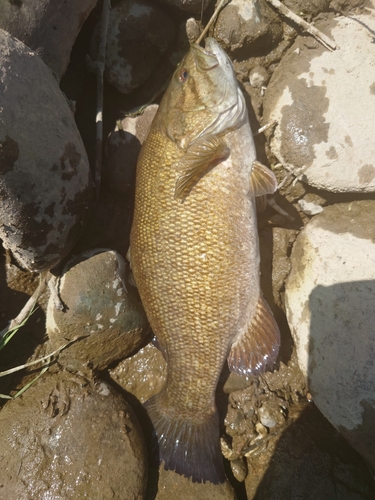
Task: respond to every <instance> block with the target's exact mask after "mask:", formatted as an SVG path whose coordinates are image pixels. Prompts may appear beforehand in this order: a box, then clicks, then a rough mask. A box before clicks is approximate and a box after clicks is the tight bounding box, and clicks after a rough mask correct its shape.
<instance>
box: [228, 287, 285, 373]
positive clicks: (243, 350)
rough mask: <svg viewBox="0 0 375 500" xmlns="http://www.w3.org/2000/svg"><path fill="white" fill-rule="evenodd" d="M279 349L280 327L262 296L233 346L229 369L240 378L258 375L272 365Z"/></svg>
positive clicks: (229, 358) (229, 357)
mask: <svg viewBox="0 0 375 500" xmlns="http://www.w3.org/2000/svg"><path fill="white" fill-rule="evenodd" d="M279 346H280V331H279V327H278V326H277V323H276V321H275V318H274V317H273V314H272V311H271V309H270V307H269V305H268V304H267V302H266V301H265V300H264V298H263V295H260V297H259V301H258V304H257V307H256V311H255V314H254V316H253V317H252V320H251V322H250V324H249V325H248V327H247V329H246V330H245V331H244V332H243V334H242V335H241V336H240V337H239V338H237V339H236V340H235V341H234V342H233V344H232V348H231V351H230V353H229V356H228V366H229V370H230V371H231V372H233V373H238V374H239V375H258V374H259V373H261V372H264V371H265V369H266V368H267V367H269V368H271V367H272V366H273V364H274V362H275V361H276V358H277V355H278V352H279Z"/></svg>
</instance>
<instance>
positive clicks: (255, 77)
mask: <svg viewBox="0 0 375 500" xmlns="http://www.w3.org/2000/svg"><path fill="white" fill-rule="evenodd" d="M268 80H269V74H268V71H267V70H266V68H264V67H263V66H256V67H255V68H253V69H252V70H251V71H250V75H249V82H250V85H251V86H252V87H256V88H260V87H262V86H263V85H265V84H266V83H267V82H268Z"/></svg>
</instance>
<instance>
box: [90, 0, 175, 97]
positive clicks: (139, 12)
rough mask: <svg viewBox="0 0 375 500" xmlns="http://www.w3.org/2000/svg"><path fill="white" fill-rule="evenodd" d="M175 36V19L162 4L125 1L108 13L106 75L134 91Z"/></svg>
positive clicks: (120, 87)
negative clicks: (160, 5) (161, 7)
mask: <svg viewBox="0 0 375 500" xmlns="http://www.w3.org/2000/svg"><path fill="white" fill-rule="evenodd" d="M174 36H175V26H174V23H173V20H172V19H171V18H170V17H169V16H168V15H167V14H166V13H165V12H164V11H163V10H162V9H160V7H158V6H157V5H154V4H153V3H151V2H147V1H143V0H137V1H133V0H122V1H121V2H120V3H118V4H117V5H116V6H115V7H114V8H113V9H111V11H110V14H109V26H108V38H107V48H106V69H105V78H106V79H107V80H108V82H109V83H111V84H112V85H113V86H114V87H116V88H117V90H119V91H120V92H123V93H125V94H128V93H130V92H132V91H133V90H134V89H136V88H138V87H139V86H140V85H142V83H144V82H145V81H146V80H147V79H148V78H149V77H150V75H151V73H152V72H153V70H154V69H155V68H156V67H157V66H158V64H159V63H160V61H161V58H162V56H163V54H164V53H165V52H166V51H167V49H168V48H169V47H170V45H171V43H172V41H173V39H174ZM94 40H96V38H95V39H94ZM94 45H95V41H94ZM92 56H93V59H95V50H94V49H93V52H92Z"/></svg>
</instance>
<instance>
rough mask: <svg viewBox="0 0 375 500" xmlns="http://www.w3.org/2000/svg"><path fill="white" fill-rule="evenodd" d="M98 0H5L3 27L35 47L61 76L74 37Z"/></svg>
mask: <svg viewBox="0 0 375 500" xmlns="http://www.w3.org/2000/svg"><path fill="white" fill-rule="evenodd" d="M97 1H98V0H80V1H79V2H77V1H76V0H65V1H64V2H61V0H28V1H27V2H24V1H22V0H13V1H12V0H5V1H3V2H0V28H1V29H3V30H5V31H7V32H8V33H10V34H11V35H12V36H14V37H15V38H18V39H19V40H21V42H23V43H24V44H25V45H27V46H28V47H30V48H31V49H32V50H34V51H35V52H36V53H37V54H38V55H39V56H40V57H41V58H42V59H43V61H44V62H45V63H46V64H47V66H49V67H50V68H51V69H52V71H54V72H55V74H56V75H57V76H58V78H61V77H62V75H63V74H64V73H65V70H66V68H67V66H68V63H69V59H70V52H71V50H72V47H73V44H74V42H75V39H76V37H77V35H78V33H79V31H80V29H81V27H82V25H83V23H84V22H85V20H86V19H87V17H88V15H89V14H90V12H91V11H92V9H93V8H94V7H95V5H96V4H97Z"/></svg>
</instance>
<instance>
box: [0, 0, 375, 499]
mask: <svg viewBox="0 0 375 500" xmlns="http://www.w3.org/2000/svg"><path fill="white" fill-rule="evenodd" d="M57 3H59V2H56V1H54V0H33V1H31V2H29V4H30V5H29V4H26V3H24V2H13V1H12V2H11V1H9V2H8V1H7V2H3V3H2V4H1V5H0V45H1V50H0V174H1V176H0V200H1V204H0V220H1V226H0V236H1V238H2V241H3V248H4V250H3V252H2V257H1V266H0V294H1V295H0V328H3V327H5V326H6V325H7V323H8V321H9V320H10V319H11V318H14V317H16V316H17V314H18V312H19V311H20V310H21V309H22V307H23V306H24V304H25V303H26V301H27V299H28V298H29V296H31V295H32V294H33V292H34V290H35V289H36V288H37V286H38V283H39V275H38V274H37V273H39V272H41V271H44V270H46V269H51V268H52V269H53V275H54V278H53V285H54V286H53V287H51V288H50V289H47V290H45V291H44V292H43V293H42V294H41V296H40V297H39V300H38V303H39V306H40V307H39V308H38V309H37V310H36V311H35V312H34V313H33V314H32V315H31V316H30V318H29V319H28V320H27V322H26V324H25V326H24V327H23V328H22V329H21V330H20V331H19V332H17V333H16V335H15V336H14V337H13V338H12V340H11V341H10V342H9V343H8V344H7V345H6V346H4V347H3V348H2V349H1V350H0V370H1V371H4V370H8V369H11V368H13V367H15V366H17V365H21V364H23V363H26V362H29V361H33V360H36V359H38V358H40V357H41V356H43V355H46V354H48V353H50V352H52V351H54V350H56V349H58V348H59V347H60V346H62V345H65V344H67V343H69V342H70V344H69V345H68V346H67V347H66V348H65V349H64V350H62V351H61V352H60V353H59V355H58V356H56V357H55V358H54V361H53V362H52V363H51V365H50V367H49V369H48V371H47V372H45V373H43V374H42V376H41V377H40V378H39V379H38V380H37V381H36V382H35V383H34V385H32V386H31V387H30V388H29V389H28V390H26V391H25V393H24V394H23V395H21V396H20V397H17V398H16V399H9V398H8V399H6V398H4V397H2V398H1V399H0V405H2V407H1V410H0V442H1V443H2V444H1V447H0V465H1V466H0V499H4V500H5V499H7V500H13V499H14V500H16V499H17V500H22V499H25V500H26V499H31V498H32V499H35V500H38V499H47V498H48V499H54V500H55V499H64V500H67V499H74V500H76V499H81V498H82V499H84V498H89V499H107V498H108V499H121V500H125V499H129V500H130V499H134V498H137V499H138V498H139V499H147V500H148V499H154V498H157V499H170V498H175V499H208V498H210V499H211V498H215V499H233V498H238V499H239V500H245V499H249V500H250V499H257V500H261V499H264V500H278V499H280V500H294V499H295V500H297V499H303V500H307V499H318V498H319V499H320V498H321V499H325V500H326V499H327V500H331V499H332V500H333V499H335V500H336V499H337V500H344V499H345V500H365V499H366V500H367V499H368V500H370V499H373V498H375V482H374V471H375V452H374V450H375V433H374V426H373V422H374V418H375V403H374V401H375V389H374V387H375V384H374V382H375V364H374V351H375V337H374V333H373V331H374V330H373V325H374V320H375V312H374V306H373V304H374V300H375V266H374V264H375V246H374V245H375V233H374V225H373V218H374V214H375V194H374V192H375V164H374V160H373V158H374V153H375V141H374V138H373V135H374V134H373V116H374V113H375V83H374V82H375V63H374V61H375V57H374V56H375V49H374V39H375V38H374V37H375V3H374V2H372V1H371V0H367V1H366V0H332V1H329V0H312V1H310V2H304V1H302V0H284V2H283V4H284V5H285V6H287V7H289V8H290V9H291V10H292V11H293V12H295V13H296V14H298V15H299V16H300V17H302V18H303V19H305V20H306V21H307V22H309V23H312V24H313V25H314V26H315V27H316V28H317V29H319V30H321V31H322V32H323V33H325V34H326V35H327V36H329V37H330V38H331V39H332V40H333V41H334V42H335V43H336V45H337V48H336V50H333V51H330V50H328V49H327V48H325V47H324V46H323V45H322V44H321V43H320V42H319V41H318V40H317V39H316V38H314V37H313V36H311V35H310V34H308V33H306V32H305V31H303V30H302V29H301V28H300V27H299V26H298V25H297V24H296V23H294V22H292V21H290V20H288V19H287V18H286V17H285V16H283V15H281V14H280V12H279V11H278V10H277V9H276V8H275V7H272V6H270V2H268V0H254V1H250V0H248V1H245V0H232V2H230V3H229V5H227V6H226V7H225V8H224V9H223V10H222V12H221V13H220V14H219V17H218V19H217V21H216V23H215V24H214V25H213V26H212V28H211V31H210V35H211V36H214V37H215V38H216V39H217V40H218V41H219V42H220V44H221V45H222V46H223V47H224V48H225V50H226V51H227V52H228V54H229V55H230V57H231V59H232V61H233V64H234V67H235V70H236V73H237V76H238V79H239V81H240V82H241V83H242V86H243V90H244V92H245V95H246V98H247V102H248V108H249V114H250V118H251V124H252V129H253V131H254V133H256V132H257V130H258V129H259V128H260V127H263V126H266V125H268V127H267V128H266V130H265V131H264V133H261V134H258V135H256V136H255V139H256V146H257V152H258V158H259V160H260V161H262V162H263V163H265V164H267V165H268V166H270V168H272V170H273V171H274V172H275V174H276V175H277V178H278V181H279V184H280V188H279V191H278V193H277V194H276V195H275V196H272V197H270V198H269V200H268V202H267V206H266V207H263V209H261V210H260V211H259V214H258V218H259V220H258V226H259V237H260V246H261V259H262V260H261V282H262V289H263V291H264V295H265V297H266V299H267V301H268V303H269V304H270V305H271V308H272V309H273V312H274V315H275V318H276V319H277V322H278V324H279V326H280V330H281V335H282V341H281V351H280V355H279V358H278V360H277V363H276V366H275V370H274V371H273V372H267V373H265V374H264V375H262V376H259V377H248V378H246V377H240V376H235V375H233V374H229V371H228V370H227V369H225V370H224V371H223V373H222V376H221V379H220V383H219V386H218V390H217V402H218V407H219V412H220V416H221V435H222V451H223V456H224V457H225V458H224V460H225V466H226V472H227V476H228V482H227V483H226V484H224V485H222V486H216V485H212V484H210V483H206V484H197V483H192V482H191V481H190V480H188V479H186V478H184V477H182V476H179V475H177V474H175V473H174V472H171V471H164V469H163V468H162V467H161V468H160V469H159V468H158V467H157V466H155V464H154V462H153V461H152V459H151V458H150V457H151V456H152V454H151V450H150V441H151V440H150V429H149V426H148V423H147V418H146V417H145V414H144V410H143V408H142V403H143V402H145V401H146V400H147V399H148V398H149V397H151V396H152V395H154V394H156V393H157V392H159V390H160V389H161V387H162V386H163V383H164V380H165V373H166V366H165V361H164V358H163V356H162V354H161V353H160V351H159V350H158V349H157V347H155V345H154V344H153V343H152V342H150V341H151V339H152V332H151V331H150V329H149V326H148V323H147V319H146V317H145V314H144V311H143V309H142V305H141V302H140V299H139V297H138V294H137V290H136V288H135V287H134V283H133V282H132V278H131V273H130V271H129V269H128V266H127V264H126V252H127V249H128V245H129V231H130V226H131V217H132V196H133V190H134V177H135V163H136V158H137V155H138V152H139V148H140V145H141V143H142V142H143V141H144V140H145V138H146V136H147V131H148V127H149V125H150V123H151V121H152V118H153V116H154V114H155V112H156V109H157V103H158V102H159V100H160V92H161V91H162V90H163V89H164V88H165V84H166V82H167V81H168V78H169V76H170V74H171V72H172V71H173V68H174V67H175V66H176V64H177V63H178V61H179V60H180V59H181V57H182V55H183V54H184V53H185V52H186V51H187V49H188V45H189V40H190V41H192V40H195V39H196V37H197V35H199V32H200V24H201V21H200V19H201V14H200V9H201V5H202V2H201V0H165V1H161V0H160V2H158V3H157V2H152V3H149V2H147V1H146V0H134V1H133V0H131V1H130V0H129V1H126V0H122V1H113V2H112V10H111V13H110V17H109V30H108V43H107V51H108V53H107V67H106V71H105V78H106V81H105V85H104V131H105V134H104V136H105V144H104V165H103V173H102V186H101V190H100V193H99V198H98V200H97V201H96V202H95V199H94V198H95V193H94V183H93V181H92V176H91V175H90V172H89V166H91V167H92V168H93V165H94V164H95V115H96V79H95V74H93V73H92V72H90V69H89V65H88V64H87V62H86V60H87V56H88V55H89V56H90V57H91V58H92V59H94V58H95V57H96V56H97V53H98V47H97V40H98V36H99V33H100V25H99V24H98V23H100V17H101V2H100V3H99V4H98V5H97V4H96V1H91V2H90V1H88V0H86V1H85V2H79V6H78V3H77V2H74V1H73V0H71V1H68V2H65V8H64V11H63V12H60V14H59V16H55V15H54V13H56V10H55V9H56V5H55V4H57ZM204 6H205V8H206V10H205V12H204V15H203V25H205V24H206V23H207V21H208V19H209V18H210V15H211V14H212V12H213V9H214V2H209V1H206V2H204ZM28 9H31V11H28ZM30 12H31V13H30ZM192 17H193V18H195V19H196V21H193V20H192ZM57 20H58V22H57ZM2 30H4V31H2ZM17 39H19V40H21V42H23V43H24V44H25V45H23V44H22V43H21V42H20V41H18V40H17ZM36 54H37V55H36ZM69 58H70V62H69ZM43 61H44V63H43ZM48 67H49V68H50V69H51V70H52V72H53V75H54V77H53V76H52V75H51V71H49V70H48ZM60 89H61V90H60ZM61 91H62V92H64V94H65V96H66V98H67V99H64V96H63V94H62V92H61ZM155 96H156V97H155ZM151 100H154V102H155V104H154V105H152V106H149V107H147V109H146V111H145V112H144V113H143V114H141V115H139V116H135V114H136V113H134V111H135V110H136V109H137V108H139V107H140V106H143V105H144V104H146V103H148V102H150V101H151ZM68 101H69V103H68ZM72 110H74V115H73V111H72ZM74 118H75V120H74ZM56 264H57V266H56ZM54 266H55V267H54ZM239 272H240V270H239ZM56 291H58V293H56ZM38 373H40V368H37V367H34V366H33V367H32V368H29V369H28V370H27V371H25V370H24V371H21V372H16V373H13V374H11V375H7V376H3V377H1V378H0V393H1V394H2V395H3V396H4V395H5V396H14V395H15V394H16V393H17V392H18V391H19V390H20V389H21V388H22V387H25V385H26V384H27V383H28V382H30V381H32V380H34V379H35V377H36V376H37V375H38Z"/></svg>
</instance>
